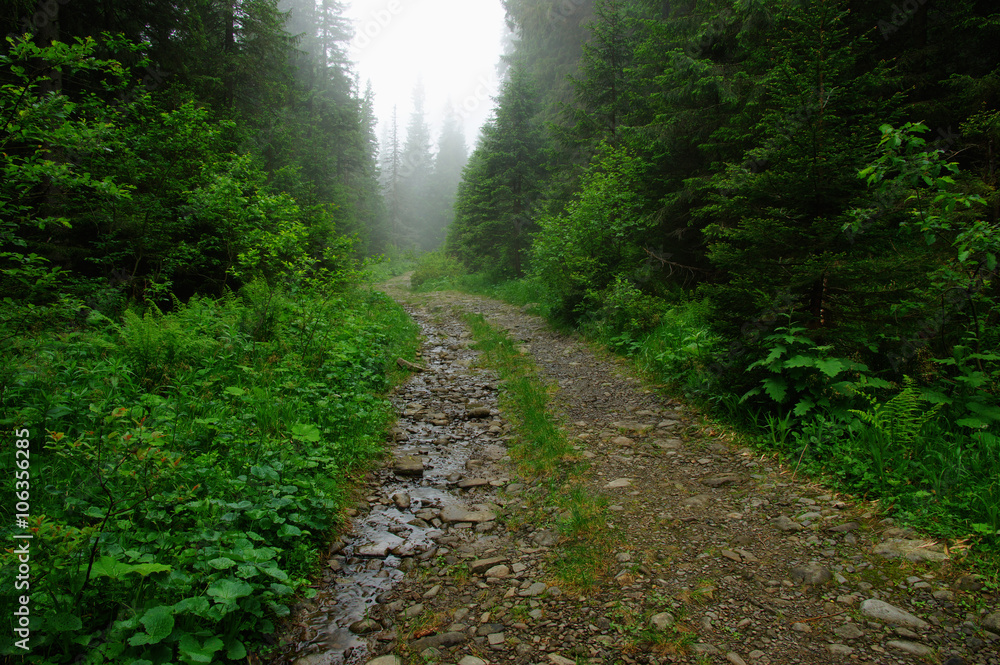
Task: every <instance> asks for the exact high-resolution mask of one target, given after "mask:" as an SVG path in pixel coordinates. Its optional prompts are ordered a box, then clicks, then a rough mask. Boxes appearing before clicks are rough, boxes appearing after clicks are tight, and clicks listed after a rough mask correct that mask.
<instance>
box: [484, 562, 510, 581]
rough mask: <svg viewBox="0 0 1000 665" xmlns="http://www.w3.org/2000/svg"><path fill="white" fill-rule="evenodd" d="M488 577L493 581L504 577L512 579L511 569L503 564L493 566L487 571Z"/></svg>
mask: <svg viewBox="0 0 1000 665" xmlns="http://www.w3.org/2000/svg"><path fill="white" fill-rule="evenodd" d="M486 577H489V578H493V579H500V578H503V577H510V568H508V567H507V566H505V565H503V564H501V565H499V566H493V567H492V568H490V569H489V570H487V571H486Z"/></svg>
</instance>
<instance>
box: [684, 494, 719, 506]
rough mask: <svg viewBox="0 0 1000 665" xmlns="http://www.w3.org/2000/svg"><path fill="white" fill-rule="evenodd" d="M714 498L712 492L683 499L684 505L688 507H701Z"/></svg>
mask: <svg viewBox="0 0 1000 665" xmlns="http://www.w3.org/2000/svg"><path fill="white" fill-rule="evenodd" d="M711 500H712V495H711V494H696V495H695V496H689V497H688V498H686V499H684V500H683V501H681V505H682V506H686V507H688V508H699V507H701V506H704V505H705V504H706V503H708V502H709V501H711Z"/></svg>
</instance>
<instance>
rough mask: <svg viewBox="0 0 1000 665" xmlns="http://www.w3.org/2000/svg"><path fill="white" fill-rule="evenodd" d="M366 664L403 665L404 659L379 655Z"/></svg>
mask: <svg viewBox="0 0 1000 665" xmlns="http://www.w3.org/2000/svg"><path fill="white" fill-rule="evenodd" d="M365 665H403V659H402V658H400V657H399V656H379V657H378V658H373V659H372V660H369V661H368V662H367V663H366V664H365ZM484 665H485V663H484Z"/></svg>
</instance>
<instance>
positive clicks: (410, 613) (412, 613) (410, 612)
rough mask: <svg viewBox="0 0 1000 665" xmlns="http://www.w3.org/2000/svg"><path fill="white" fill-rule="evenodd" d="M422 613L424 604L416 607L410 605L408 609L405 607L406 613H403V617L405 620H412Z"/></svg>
mask: <svg viewBox="0 0 1000 665" xmlns="http://www.w3.org/2000/svg"><path fill="white" fill-rule="evenodd" d="M423 611H424V604H423V603H417V604H416V605H410V606H409V607H407V608H406V611H405V612H403V616H405V617H406V618H407V619H413V618H415V617H418V616H420V614H421V613H422V612H423Z"/></svg>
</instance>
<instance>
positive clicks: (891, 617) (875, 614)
mask: <svg viewBox="0 0 1000 665" xmlns="http://www.w3.org/2000/svg"><path fill="white" fill-rule="evenodd" d="M861 613H862V614H864V615H865V616H869V617H871V618H873V619H876V620H878V621H882V622H884V623H888V624H892V625H894V626H903V627H905V628H917V629H920V630H923V629H926V628H928V627H929V626H928V624H927V622H926V621H924V620H923V619H921V618H919V617H915V616H913V615H912V614H910V613H909V612H907V611H906V610H901V609H899V608H898V607H895V606H894V605H890V604H889V603H887V602H884V601H881V600H878V599H876V598H869V599H868V600H866V601H865V602H863V603H861Z"/></svg>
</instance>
